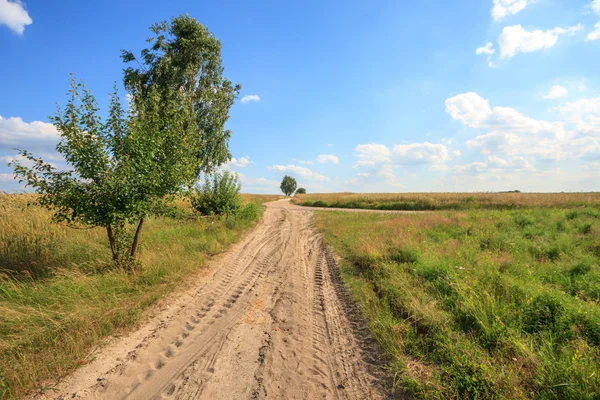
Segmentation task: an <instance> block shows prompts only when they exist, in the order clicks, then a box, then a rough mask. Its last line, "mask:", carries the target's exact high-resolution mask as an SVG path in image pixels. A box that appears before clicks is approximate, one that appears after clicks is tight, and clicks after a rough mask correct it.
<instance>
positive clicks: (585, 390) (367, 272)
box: [317, 208, 600, 399]
mask: <svg viewBox="0 0 600 400" xmlns="http://www.w3.org/2000/svg"><path fill="white" fill-rule="evenodd" d="M317 226H318V228H319V229H320V230H321V231H323V232H324V234H325V237H326V240H327V241H328V242H329V243H330V244H331V245H332V246H333V247H334V249H335V250H336V251H337V252H338V254H340V255H342V256H343V262H342V264H341V273H342V277H343V279H344V281H345V283H346V284H347V286H348V287H349V288H350V291H351V293H352V294H353V296H354V298H355V299H356V301H357V302H358V304H359V305H360V307H361V308H362V310H363V312H364V315H365V316H366V318H367V320H368V323H369V326H370V330H371V332H372V333H373V335H374V337H375V338H376V339H377V340H378V341H379V343H380V344H381V346H382V348H383V349H384V350H385V352H386V353H387V354H388V355H389V356H390V359H391V360H393V361H392V365H391V367H392V368H393V371H394V373H395V374H396V379H397V384H398V385H400V386H402V387H403V388H404V389H405V390H407V391H408V392H410V393H412V394H413V395H414V396H415V397H417V398H425V399H456V398H472V399H476V398H479V399H505V398H511V399H513V398H514V399H526V398H539V399H597V398H600V373H599V371H600V303H599V301H600V267H599V257H600V241H599V239H598V231H599V229H600V212H598V210H595V209H582V208H580V209H571V210H567V209H556V208H554V209H546V208H532V209H519V210H504V211H500V210H498V211H482V210H474V211H467V212H442V213H435V214H433V213H431V214H418V215H415V214H411V215H407V214H402V215H400V214H397V215H388V214H386V215H383V214H366V213H343V212H317Z"/></svg>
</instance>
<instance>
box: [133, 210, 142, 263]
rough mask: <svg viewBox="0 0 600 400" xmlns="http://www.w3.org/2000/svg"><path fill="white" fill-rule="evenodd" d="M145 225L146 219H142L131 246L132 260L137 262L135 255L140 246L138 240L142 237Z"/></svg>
mask: <svg viewBox="0 0 600 400" xmlns="http://www.w3.org/2000/svg"><path fill="white" fill-rule="evenodd" d="M143 224H144V218H143V217H142V218H140V223H139V224H138V227H137V229H136V230H135V236H134V237H133V243H132V245H131V253H130V256H131V260H132V261H133V260H135V254H136V251H137V246H138V239H139V237H140V232H141V231H142V225H143Z"/></svg>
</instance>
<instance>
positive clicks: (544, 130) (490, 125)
mask: <svg viewBox="0 0 600 400" xmlns="http://www.w3.org/2000/svg"><path fill="white" fill-rule="evenodd" d="M446 112H447V113H448V114H449V115H450V116H451V117H452V118H453V119H455V120H458V121H461V122H462V123H463V124H464V125H465V126H468V127H471V128H476V129H485V130H487V131H488V133H485V134H483V135H479V136H476V137H475V138H473V139H471V140H468V141H467V145H468V146H469V147H471V148H477V149H480V151H481V152H482V153H483V154H486V155H494V154H508V155H513V156H516V155H537V156H539V157H541V158H544V159H552V160H557V159H562V158H565V157H567V156H568V151H567V150H566V146H565V145H566V144H568V139H570V137H571V135H570V134H569V133H568V132H567V131H566V130H565V127H564V124H563V123H561V122H552V123H550V122H546V121H543V120H536V119H533V118H529V117H527V116H525V115H523V114H521V113H520V112H518V111H517V110H515V109H513V108H509V107H499V106H497V107H494V108H491V107H490V106H489V102H488V101H487V100H486V99H483V98H482V97H481V96H479V95H478V94H477V93H473V92H470V93H464V94H459V95H457V96H454V97H451V98H449V99H447V100H446Z"/></svg>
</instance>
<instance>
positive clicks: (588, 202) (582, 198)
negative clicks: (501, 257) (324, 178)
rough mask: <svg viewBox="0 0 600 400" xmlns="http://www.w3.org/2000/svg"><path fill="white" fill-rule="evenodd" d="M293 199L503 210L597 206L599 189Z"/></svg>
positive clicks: (312, 203)
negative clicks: (559, 191)
mask: <svg viewBox="0 0 600 400" xmlns="http://www.w3.org/2000/svg"><path fill="white" fill-rule="evenodd" d="M292 201H293V202H294V203H296V204H298V205H302V206H309V207H332V208H363V209H372V210H406V211H409V210H473V209H496V210H506V209H515V208H522V207H561V208H569V207H581V206H587V207H600V193H520V192H515V191H513V192H506V193H327V194H308V195H306V194H304V195H300V193H298V195H296V196H294V198H293V199H292Z"/></svg>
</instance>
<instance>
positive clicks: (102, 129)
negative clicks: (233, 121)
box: [14, 16, 240, 265]
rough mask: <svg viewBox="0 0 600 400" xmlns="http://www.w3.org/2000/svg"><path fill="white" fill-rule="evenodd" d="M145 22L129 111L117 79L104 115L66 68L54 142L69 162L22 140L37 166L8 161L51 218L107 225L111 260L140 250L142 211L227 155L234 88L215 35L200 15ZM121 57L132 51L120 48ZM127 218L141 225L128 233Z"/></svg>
mask: <svg viewBox="0 0 600 400" xmlns="http://www.w3.org/2000/svg"><path fill="white" fill-rule="evenodd" d="M151 29H152V31H153V32H154V34H155V35H156V36H155V37H154V38H152V39H150V40H149V42H150V43H152V46H151V48H149V49H145V50H142V61H141V62H139V64H140V66H141V68H140V69H139V70H138V69H133V68H128V69H126V70H125V78H124V80H125V86H126V88H127V89H128V91H129V93H130V94H131V95H132V101H131V103H130V110H129V113H128V114H125V112H124V111H123V109H122V107H121V103H120V100H119V97H118V94H117V90H116V88H115V91H114V93H113V95H112V97H111V102H110V109H109V117H108V119H107V120H106V122H102V120H101V118H100V117H99V116H98V111H99V109H98V105H97V103H96V101H95V99H94V97H93V96H92V94H91V93H90V91H89V90H88V89H87V88H86V87H85V86H84V85H83V84H81V83H77V82H76V81H75V79H74V78H72V80H71V90H70V91H69V93H70V99H69V101H68V102H67V105H66V107H65V109H64V110H63V111H61V110H60V109H58V110H57V113H56V116H55V117H53V118H52V122H53V123H54V125H55V126H56V128H57V129H58V131H59V132H60V136H61V141H60V143H59V144H58V145H57V147H56V149H57V151H58V152H59V153H61V154H62V155H63V156H64V158H65V160H66V162H67V164H68V165H70V166H71V167H72V169H71V170H68V171H59V170H57V169H56V168H55V167H53V166H52V165H51V164H49V163H46V162H44V161H43V160H42V159H41V158H35V157H34V156H33V155H32V154H31V153H29V152H27V151H26V150H21V151H20V153H21V155H22V156H23V157H24V158H25V159H28V160H30V161H31V162H32V163H33V166H32V167H29V166H26V165H23V164H20V163H19V162H17V163H15V165H14V168H15V175H16V176H17V177H18V178H19V180H20V181H21V182H23V181H25V182H26V183H27V185H28V186H31V187H33V188H35V190H36V192H37V193H39V194H40V195H41V196H40V197H39V203H40V204H41V205H42V206H45V207H47V208H49V209H52V210H54V212H55V215H54V216H55V219H56V220H58V221H67V222H71V223H80V224H84V225H91V226H101V227H104V228H106V232H107V235H108V241H109V243H110V249H111V251H112V255H113V259H114V261H115V262H116V263H117V265H123V264H127V265H129V264H130V261H134V260H135V259H136V255H137V247H138V242H139V237H140V233H141V230H142V226H143V223H144V219H145V218H146V217H147V216H150V215H154V214H156V213H157V212H158V210H160V208H161V207H158V206H159V205H161V204H162V202H163V201H164V200H165V199H167V200H169V199H171V200H172V199H173V197H174V196H175V195H178V194H181V193H183V192H184V191H185V190H186V188H190V187H192V186H193V184H194V183H195V182H196V181H197V178H198V175H199V173H200V172H210V171H212V170H213V169H214V168H216V167H218V166H219V165H221V164H223V163H225V162H226V161H228V160H229V158H230V153H229V149H228V141H229V136H230V132H229V131H228V130H225V129H224V124H225V122H226V121H227V119H228V112H229V108H230V107H231V105H232V104H233V102H234V100H235V98H236V97H237V95H238V93H239V89H240V88H239V86H233V85H232V84H231V82H230V81H228V80H227V79H225V78H224V77H223V75H222V73H223V68H222V66H221V57H220V48H221V47H220V46H221V45H220V43H219V41H218V40H217V39H216V38H215V37H214V36H213V35H212V34H211V33H210V32H208V30H207V29H206V28H205V27H204V26H203V25H202V24H200V23H199V22H198V21H196V20H195V19H193V18H190V17H188V16H181V17H177V18H174V19H173V20H172V21H171V23H170V24H168V23H166V22H163V23H161V24H158V25H154V26H153V27H152V28H151ZM123 59H124V60H125V61H126V62H129V61H133V60H135V57H134V56H133V54H131V53H129V52H124V53H123ZM130 223H135V224H136V225H137V228H136V229H135V233H134V234H133V235H132V236H129V237H128V235H127V234H126V231H127V226H128V224H130Z"/></svg>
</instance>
